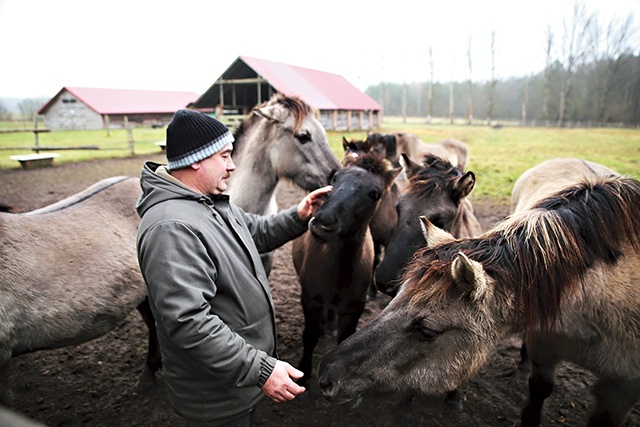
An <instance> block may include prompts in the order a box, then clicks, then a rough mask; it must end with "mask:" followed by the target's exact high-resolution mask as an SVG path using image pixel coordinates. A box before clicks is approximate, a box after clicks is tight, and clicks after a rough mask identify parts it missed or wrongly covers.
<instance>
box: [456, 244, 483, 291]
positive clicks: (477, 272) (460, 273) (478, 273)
mask: <svg viewBox="0 0 640 427" xmlns="http://www.w3.org/2000/svg"><path fill="white" fill-rule="evenodd" d="M451 274H452V275H453V280H454V282H455V284H456V286H457V287H458V289H459V290H460V291H461V292H462V293H463V294H465V295H469V296H470V297H471V299H472V300H473V301H482V300H483V299H484V298H485V297H486V296H487V293H488V286H487V279H486V278H485V273H484V268H483V267H482V264H480V263H479V262H477V261H473V260H471V259H469V258H468V257H467V256H466V255H465V254H464V253H462V252H458V253H457V254H456V256H455V257H454V258H453V262H452V263H451Z"/></svg>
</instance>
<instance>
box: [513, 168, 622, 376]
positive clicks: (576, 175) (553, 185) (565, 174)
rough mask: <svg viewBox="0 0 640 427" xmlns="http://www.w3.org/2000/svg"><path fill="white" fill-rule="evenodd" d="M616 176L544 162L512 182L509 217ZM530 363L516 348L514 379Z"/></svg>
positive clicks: (526, 372)
mask: <svg viewBox="0 0 640 427" xmlns="http://www.w3.org/2000/svg"><path fill="white" fill-rule="evenodd" d="M613 175H618V173H617V172H615V171H613V170H612V169H609V168H608V167H606V166H604V165H601V164H598V163H594V162H590V161H588V160H585V159H579V158H573V157H559V158H553V159H549V160H546V161H544V162H542V163H540V164H537V165H535V166H533V167H531V168H529V169H527V170H526V171H525V172H524V173H523V174H522V175H520V177H519V178H518V179H517V180H516V182H515V184H514V186H513V190H512V191H511V208H510V213H511V214H514V213H516V212H520V211H523V210H526V209H528V208H530V207H531V205H532V204H533V203H536V202H538V201H540V200H542V199H543V198H545V197H547V196H549V195H551V194H553V193H555V192H557V191H559V190H562V188H564V187H566V186H567V185H569V184H577V183H579V182H581V181H583V180H585V179H586V180H589V179H594V178H597V177H604V176H613ZM530 368H531V366H530V360H529V356H528V351H527V346H526V344H524V343H523V344H522V347H521V348H520V361H519V362H518V369H517V371H516V373H517V375H518V377H521V378H527V377H528V376H529V374H530Z"/></svg>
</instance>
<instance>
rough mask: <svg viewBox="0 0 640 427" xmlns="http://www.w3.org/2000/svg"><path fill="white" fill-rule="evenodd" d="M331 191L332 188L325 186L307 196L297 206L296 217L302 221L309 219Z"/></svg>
mask: <svg viewBox="0 0 640 427" xmlns="http://www.w3.org/2000/svg"><path fill="white" fill-rule="evenodd" d="M332 190H333V186H331V185H326V186H324V187H321V188H318V189H317V190H314V191H312V192H311V193H309V194H307V196H306V197H305V198H304V199H302V200H301V201H300V203H299V204H298V216H299V217H300V219H301V220H303V221H308V220H309V219H311V217H312V216H313V214H314V213H316V211H317V210H318V208H319V207H320V205H321V204H322V202H324V199H325V198H326V197H327V195H328V194H329V193H331V191H332Z"/></svg>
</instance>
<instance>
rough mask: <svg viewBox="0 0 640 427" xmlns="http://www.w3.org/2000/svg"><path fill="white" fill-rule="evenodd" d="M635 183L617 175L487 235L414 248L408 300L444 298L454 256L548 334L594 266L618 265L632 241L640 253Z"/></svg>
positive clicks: (569, 192) (582, 186) (530, 325)
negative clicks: (471, 264)
mask: <svg viewBox="0 0 640 427" xmlns="http://www.w3.org/2000/svg"><path fill="white" fill-rule="evenodd" d="M639 210H640V183H639V182H638V181H636V180H634V179H631V178H627V177H620V176H610V177H603V178H600V179H598V180H597V181H594V182H582V183H579V184H576V185H573V186H570V187H567V188H565V189H563V190H562V191H560V192H558V193H556V194H554V195H551V196H549V197H547V198H545V199H543V200H541V201H539V202H538V203H537V204H536V205H535V206H533V207H532V208H531V209H529V210H527V211H523V212H521V213H518V214H515V215H513V216H512V217H510V218H508V219H507V220H505V221H504V222H503V223H502V224H500V225H498V226H497V227H496V228H494V229H493V230H491V231H489V232H487V233H485V234H484V235H482V236H480V237H477V238H472V239H465V240H458V241H453V242H448V243H444V244H441V245H438V246H434V247H431V248H423V249H421V250H419V251H418V252H417V253H416V255H415V257H414V259H413V261H412V262H411V263H410V264H409V266H408V268H407V269H406V270H405V272H404V274H403V282H406V283H407V292H408V295H410V298H411V303H413V304H419V303H420V302H421V301H424V300H426V299H429V298H439V299H443V298H444V297H445V296H446V295H447V294H448V293H449V292H452V291H453V290H454V288H455V284H454V282H453V278H452V275H451V263H452V260H453V258H454V257H455V255H456V254H457V253H458V252H464V253H465V254H466V255H467V256H468V257H469V258H470V259H473V260H476V261H478V262H480V263H481V264H482V265H483V267H484V269H485V272H486V273H487V274H488V275H489V276H491V277H492V278H494V279H495V280H497V282H498V285H499V286H509V287H512V292H513V293H514V295H515V297H516V302H515V303H516V305H517V308H518V309H519V310H520V311H521V312H522V313H523V314H524V322H525V326H526V330H527V331H531V330H533V329H534V328H536V327H538V326H539V327H540V328H541V330H542V331H543V332H550V331H552V330H553V329H554V327H555V326H556V323H557V319H558V317H559V316H558V315H559V310H560V304H561V302H562V300H563V297H564V296H565V295H568V294H572V293H577V292H580V290H581V289H582V287H583V286H585V283H583V278H584V276H585V275H586V273H587V272H588V270H589V269H590V268H592V267H594V266H595V265H596V264H597V263H603V264H607V265H615V264H616V263H617V261H618V259H619V258H620V257H622V256H623V253H622V246H623V245H624V244H625V243H626V242H630V243H631V245H632V247H633V249H634V250H635V251H640V215H637V212H638V211H639Z"/></svg>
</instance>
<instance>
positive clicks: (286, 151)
mask: <svg viewBox="0 0 640 427" xmlns="http://www.w3.org/2000/svg"><path fill="white" fill-rule="evenodd" d="M317 116H318V111H317V110H316V109H315V108H312V107H311V106H309V105H308V104H306V103H305V102H304V101H302V100H301V99H299V98H297V97H294V96H285V95H282V94H275V95H274V96H272V97H271V98H270V99H269V100H268V101H266V102H264V103H262V104H260V105H258V106H256V107H254V108H253V110H252V111H251V114H249V116H248V117H247V118H246V119H245V120H243V121H242V122H241V123H240V125H238V127H237V129H236V130H235V132H234V138H235V143H234V150H233V159H234V162H235V164H236V166H237V170H236V171H235V172H234V173H233V174H232V175H231V178H230V179H229V197H230V199H231V201H232V202H233V203H235V204H236V205H238V206H240V207H241V208H243V209H244V210H245V211H247V212H250V213H255V214H258V215H268V214H272V213H276V212H277V211H278V206H277V203H276V198H275V190H276V186H277V185H278V182H279V181H280V180H287V181H290V182H293V183H295V184H297V185H298V186H299V187H301V188H303V189H304V190H307V191H313V190H315V189H317V188H319V187H322V186H324V185H326V184H327V183H328V182H329V179H330V178H331V176H332V175H333V174H334V173H335V172H336V171H337V170H338V169H340V162H339V161H338V158H337V157H336V156H335V154H333V151H331V147H330V146H329V142H328V140H327V133H326V131H325V129H324V127H322V124H321V123H320V122H319V121H318V118H317ZM271 255H272V254H263V263H264V264H265V270H266V271H267V274H268V273H269V272H270V270H271V262H272V256H271Z"/></svg>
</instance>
